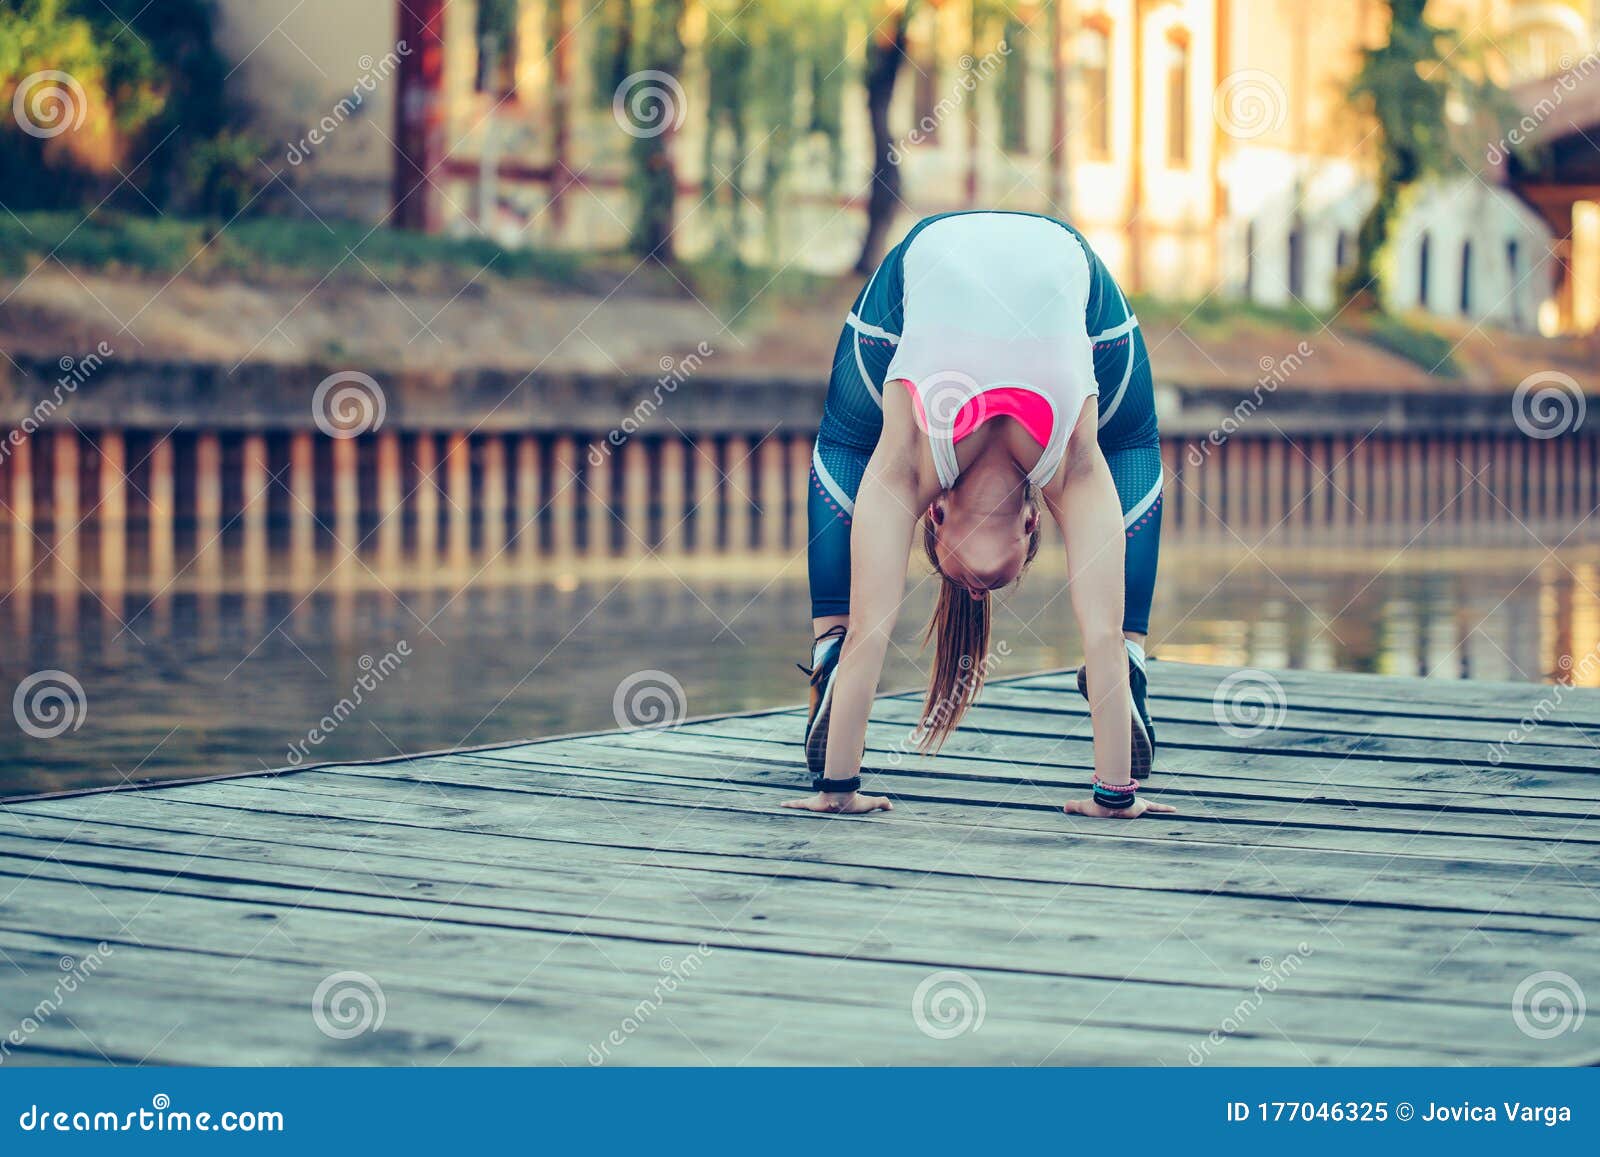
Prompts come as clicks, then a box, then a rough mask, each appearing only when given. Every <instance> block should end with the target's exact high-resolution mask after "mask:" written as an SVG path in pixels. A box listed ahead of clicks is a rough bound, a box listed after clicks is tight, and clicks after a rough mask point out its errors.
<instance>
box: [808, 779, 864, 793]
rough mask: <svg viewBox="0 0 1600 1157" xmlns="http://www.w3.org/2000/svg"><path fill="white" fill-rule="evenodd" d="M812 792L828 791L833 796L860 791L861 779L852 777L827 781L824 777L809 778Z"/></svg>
mask: <svg viewBox="0 0 1600 1157" xmlns="http://www.w3.org/2000/svg"><path fill="white" fill-rule="evenodd" d="M811 790H812V791H828V792H833V793H834V794H835V795H843V794H845V793H846V792H852V791H860V790H861V777H860V776H859V775H852V776H851V777H850V778H849V779H828V778H827V777H826V776H821V775H815V776H812V777H811Z"/></svg>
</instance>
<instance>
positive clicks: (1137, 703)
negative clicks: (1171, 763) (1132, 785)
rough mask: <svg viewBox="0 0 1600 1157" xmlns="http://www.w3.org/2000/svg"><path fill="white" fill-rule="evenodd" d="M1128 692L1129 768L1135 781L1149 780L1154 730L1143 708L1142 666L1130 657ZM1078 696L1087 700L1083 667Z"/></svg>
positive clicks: (1144, 686) (1144, 694)
mask: <svg viewBox="0 0 1600 1157" xmlns="http://www.w3.org/2000/svg"><path fill="white" fill-rule="evenodd" d="M1128 691H1129V692H1130V694H1131V696H1132V699H1133V750H1132V752H1131V758H1130V760H1129V766H1130V767H1131V768H1132V769H1133V778H1134V779H1149V778H1150V767H1151V764H1152V763H1154V762H1155V757H1156V729H1155V725H1154V724H1152V723H1151V722H1150V711H1149V708H1147V707H1146V706H1145V697H1146V694H1147V681H1146V678H1145V673H1144V665H1143V664H1142V663H1140V662H1138V660H1136V659H1135V658H1134V657H1133V656H1132V655H1129V656H1128ZM1078 694H1079V695H1082V696H1083V697H1084V699H1086V700H1087V699H1088V698H1089V683H1088V679H1087V676H1086V675H1085V669H1084V668H1083V667H1079V668H1078Z"/></svg>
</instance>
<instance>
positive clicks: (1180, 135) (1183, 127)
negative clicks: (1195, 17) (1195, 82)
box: [1167, 30, 1189, 169]
mask: <svg viewBox="0 0 1600 1157" xmlns="http://www.w3.org/2000/svg"><path fill="white" fill-rule="evenodd" d="M1167 164H1168V165H1170V166H1172V167H1173V168H1175V169H1182V168H1186V167H1188V164H1189V37H1188V35H1187V34H1186V33H1184V32H1183V31H1182V30H1174V31H1173V32H1172V33H1171V34H1169V35H1168V37H1167Z"/></svg>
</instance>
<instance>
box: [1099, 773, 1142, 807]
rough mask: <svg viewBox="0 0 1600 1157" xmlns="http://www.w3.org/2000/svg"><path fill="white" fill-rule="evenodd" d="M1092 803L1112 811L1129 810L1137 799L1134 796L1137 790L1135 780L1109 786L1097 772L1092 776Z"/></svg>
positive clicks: (1137, 785) (1137, 784) (1137, 786)
mask: <svg viewBox="0 0 1600 1157" xmlns="http://www.w3.org/2000/svg"><path fill="white" fill-rule="evenodd" d="M1093 783H1094V802H1095V803H1097V804H1099V805H1100V806H1101V807H1103V808H1110V809H1111V810H1112V811H1121V810H1122V809H1123V808H1130V807H1132V806H1133V803H1134V801H1135V800H1136V799H1138V798H1139V797H1138V796H1137V795H1136V794H1135V793H1136V792H1137V791H1138V790H1139V783H1138V781H1137V780H1134V779H1130V780H1129V781H1128V782H1127V783H1118V784H1110V783H1107V782H1106V781H1105V780H1103V779H1101V778H1100V775H1099V773H1098V772H1096V773H1095V776H1094V780H1093Z"/></svg>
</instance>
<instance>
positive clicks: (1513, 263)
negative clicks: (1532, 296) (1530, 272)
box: [1506, 237, 1523, 329]
mask: <svg viewBox="0 0 1600 1157" xmlns="http://www.w3.org/2000/svg"><path fill="white" fill-rule="evenodd" d="M1506 275H1507V277H1508V278H1509V279H1510V284H1511V295H1510V297H1511V324H1512V326H1513V327H1514V328H1516V329H1521V328H1522V325H1523V321H1522V251H1521V246H1519V245H1518V244H1517V239H1516V238H1515V237H1513V238H1511V240H1509V241H1507V242H1506Z"/></svg>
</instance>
